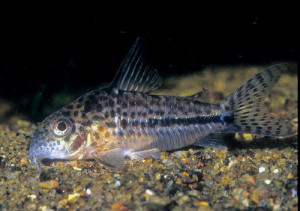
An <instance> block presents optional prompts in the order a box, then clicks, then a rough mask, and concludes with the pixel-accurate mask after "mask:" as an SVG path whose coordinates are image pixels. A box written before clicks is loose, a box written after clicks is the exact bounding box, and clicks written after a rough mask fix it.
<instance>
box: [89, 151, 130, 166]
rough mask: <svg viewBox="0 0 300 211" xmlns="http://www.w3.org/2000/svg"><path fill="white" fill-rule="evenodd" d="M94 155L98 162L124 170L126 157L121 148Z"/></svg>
mask: <svg viewBox="0 0 300 211" xmlns="http://www.w3.org/2000/svg"><path fill="white" fill-rule="evenodd" d="M92 155H93V156H94V158H95V159H96V160H98V161H99V162H101V163H103V164H105V165H107V166H109V167H113V168H116V169H119V170H122V169H123V167H124V160H125V156H124V153H123V151H122V149H120V148H116V149H112V150H108V151H102V152H94V153H93V154H92Z"/></svg>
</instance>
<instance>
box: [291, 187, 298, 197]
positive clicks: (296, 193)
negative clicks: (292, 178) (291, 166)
mask: <svg viewBox="0 0 300 211" xmlns="http://www.w3.org/2000/svg"><path fill="white" fill-rule="evenodd" d="M297 195H298V192H297V190H296V189H294V188H293V189H292V197H296V196H297Z"/></svg>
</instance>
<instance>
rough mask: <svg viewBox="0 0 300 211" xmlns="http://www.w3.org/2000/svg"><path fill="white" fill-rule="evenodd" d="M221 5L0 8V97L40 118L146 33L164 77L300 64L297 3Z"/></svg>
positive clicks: (108, 69)
mask: <svg viewBox="0 0 300 211" xmlns="http://www.w3.org/2000/svg"><path fill="white" fill-rule="evenodd" d="M116 4H117V3H116ZM152 6H153V5H152ZM217 6H218V5H215V6H214V7H211V8H210V9H208V8H206V7H201V6H195V5H185V6H184V7H181V6H180V5H179V7H177V8H176V9H173V8H171V7H165V8H162V7H161V5H157V6H156V7H151V8H150V7H147V6H140V7H139V8H138V9H137V8H136V7H130V6H128V7H123V6H120V7H117V6H116V5H115V6H113V7H110V8H108V7H106V6H104V5H102V6H101V5H100V6H97V7H96V6H94V7H93V6H92V7H90V8H87V9H85V8H80V9H73V8H72V9H71V8H64V9H63V8H60V9H44V10H36V9H34V8H31V9H29V8H20V9H16V8H9V9H6V8H4V7H2V8H1V9H2V11H1V14H2V17H1V22H0V23H1V29H0V30H1V39H0V84H1V89H0V98H2V99H4V100H7V101H9V102H11V103H12V104H13V105H14V112H17V113H21V114H24V115H26V116H27V117H28V118H30V119H32V120H34V121H41V120H42V119H43V118H44V117H45V116H46V115H47V114H48V113H49V112H52V111H54V110H56V109H57V108H58V107H60V106H61V104H64V103H66V102H67V101H69V100H71V99H72V98H73V97H76V96H78V95H80V94H84V93H85V92H86V91H88V90H92V89H95V88H97V87H99V86H100V85H103V83H109V82H110V81H111V80H112V79H113V77H114V74H115V72H116V71H117V69H118V67H119V65H120V63H121V62H122V60H123V58H124V56H125V55H126V54H127V52H128V50H129V49H130V47H131V45H132V44H133V42H134V41H135V39H136V38H137V37H138V36H143V35H147V36H146V44H147V46H148V47H147V49H146V51H147V53H148V55H149V58H150V60H151V61H152V63H153V64H154V66H155V67H156V68H157V69H158V71H159V72H160V73H161V75H162V76H168V75H174V74H179V75H180V74H187V73H191V72H193V71H199V70H201V69H203V68H204V67H205V66H208V65H221V66H222V65H240V64H246V65H247V64H248V65H255V64H264V65H265V64H271V63H275V62H295V61H296V59H297V55H296V41H297V39H299V36H298V33H297V28H299V23H298V22H297V21H296V20H297V19H298V17H297V15H296V14H297V11H296V9H295V8H296V6H295V5H285V6H283V5H278V6H277V7H275V8H270V7H269V8H264V9H260V10H258V9H252V8H249V7H248V6H247V5H243V6H241V7H238V8H236V7H233V8H231V9H228V8H223V6H221V5H219V7H217ZM257 7H258V5H254V8H257ZM216 8H219V9H216Z"/></svg>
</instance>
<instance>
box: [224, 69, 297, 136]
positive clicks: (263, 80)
mask: <svg viewBox="0 0 300 211" xmlns="http://www.w3.org/2000/svg"><path fill="white" fill-rule="evenodd" d="M287 69H288V66H287V65H286V64H278V65H274V66H271V67H269V68H267V69H265V70H264V71H262V72H260V73H258V74H257V75H255V76H254V77H253V78H251V79H250V80H249V81H247V83H245V84H244V85H243V86H241V87H240V88H239V89H237V90H236V91H234V92H233V93H232V94H231V95H229V96H228V97H227V98H225V99H224V100H222V101H221V104H223V105H225V108H229V109H228V110H229V111H230V112H233V116H234V120H233V124H232V126H231V127H230V128H229V131H230V132H235V133H251V134H256V135H262V136H288V135H291V134H293V133H295V131H292V125H291V124H290V123H289V122H288V121H287V120H283V119H279V118H278V117H274V116H271V115H266V113H265V112H264V99H265V97H266V96H267V95H268V94H269V92H270V90H271V89H272V87H273V85H274V84H275V83H276V82H277V81H278V80H279V78H280V77H281V75H282V73H283V72H285V71H286V70H287Z"/></svg>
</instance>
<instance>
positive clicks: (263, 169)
mask: <svg viewBox="0 0 300 211" xmlns="http://www.w3.org/2000/svg"><path fill="white" fill-rule="evenodd" d="M264 171H266V168H265V167H260V168H259V170H258V172H259V173H262V172H264Z"/></svg>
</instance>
